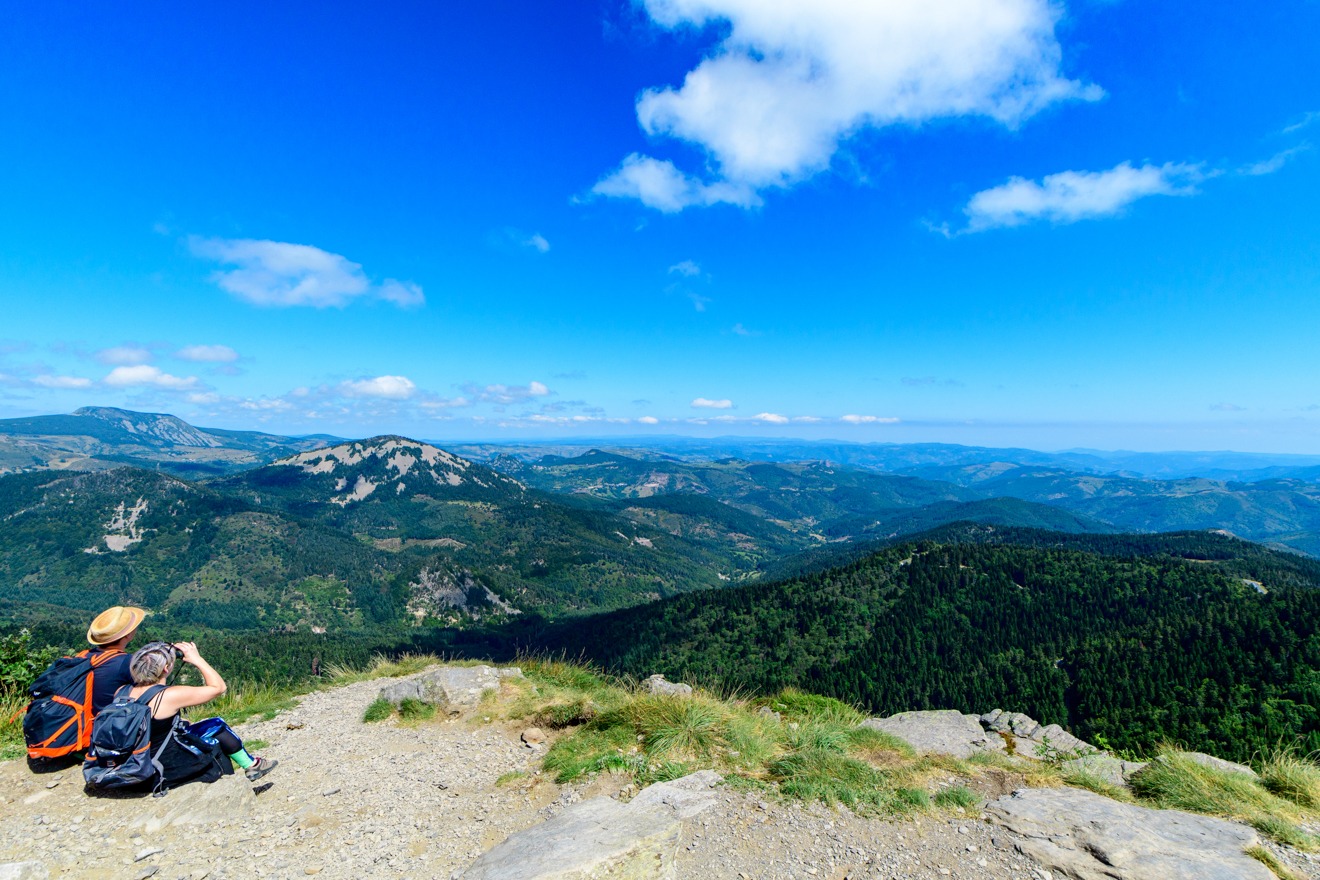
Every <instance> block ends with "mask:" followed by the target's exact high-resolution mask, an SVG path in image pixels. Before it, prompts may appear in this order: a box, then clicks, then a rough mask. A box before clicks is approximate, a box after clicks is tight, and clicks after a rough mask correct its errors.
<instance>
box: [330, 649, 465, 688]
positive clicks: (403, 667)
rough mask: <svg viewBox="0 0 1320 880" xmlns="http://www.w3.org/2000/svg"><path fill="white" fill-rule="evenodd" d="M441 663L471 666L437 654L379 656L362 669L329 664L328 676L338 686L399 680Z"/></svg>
mask: <svg viewBox="0 0 1320 880" xmlns="http://www.w3.org/2000/svg"><path fill="white" fill-rule="evenodd" d="M440 663H448V665H451V666H463V665H471V664H467V663H460V662H458V661H452V662H451V661H446V660H445V659H444V658H443V657H438V656H436V655H435V654H403V655H401V656H398V657H387V656H385V655H384V654H377V655H376V656H374V657H372V658H371V662H369V663H368V664H367V665H366V666H363V667H361V668H358V667H355V666H343V665H340V664H337V663H332V664H329V665H327V666H326V674H327V675H328V676H329V678H330V680H331V681H333V682H334V683H335V684H337V685H342V684H353V683H354V682H358V681H370V680H371V679H373V678H399V677H400V676H404V675H412V674H413V673H415V672H421V671H422V670H423V669H428V668H430V667H432V666H436V665H438V664H440Z"/></svg>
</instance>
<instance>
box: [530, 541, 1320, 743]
mask: <svg viewBox="0 0 1320 880" xmlns="http://www.w3.org/2000/svg"><path fill="white" fill-rule="evenodd" d="M937 537H938V538H939V540H934V539H931V538H927V539H924V540H917V541H908V542H903V543H900V544H897V545H895V546H892V547H889V548H886V549H884V550H881V551H879V552H876V553H872V554H870V555H868V556H866V557H864V558H862V559H859V560H856V561H854V562H852V563H851V564H848V565H845V566H842V567H838V568H831V569H827V570H824V571H817V572H814V573H811V574H808V575H803V576H801V577H797V578H793V579H790V580H787V581H783V582H778V583H771V584H764V585H749V586H744V587H736V588H730V589H725V590H718V591H700V592H696V593H689V594H685V595H683V596H677V597H674V598H672V599H668V600H665V601H662V602H658V603H653V604H652V605H649V606H646V607H645V608H633V609H626V610H622V611H617V612H613V613H609V614H605V615H599V616H594V617H589V618H585V619H578V620H574V621H569V622H567V623H565V624H563V625H562V626H561V627H560V628H558V629H552V630H551V631H549V632H548V633H545V634H543V636H542V639H543V640H544V641H546V642H547V643H548V644H549V645H550V646H551V647H553V648H554V649H558V650H563V651H565V652H567V653H568V654H570V655H572V656H578V655H582V656H585V657H587V658H590V659H592V660H595V661H596V662H599V663H601V664H603V665H604V666H606V667H607V668H610V669H613V670H616V671H619V672H623V673H629V674H633V675H645V674H650V673H652V672H657V671H659V672H663V673H665V674H666V675H668V676H669V677H670V678H671V679H685V680H698V681H704V682H707V683H712V684H713V683H719V684H722V685H724V686H725V687H733V688H741V689H747V690H752V691H755V692H766V691H773V690H775V689H777V688H780V687H784V686H789V685H793V686H798V687H802V688H804V689H807V690H809V691H811V692H813V693H823V694H829V695H833V696H836V697H838V698H840V699H842V700H845V701H847V702H851V703H856V704H858V705H861V706H863V707H865V708H866V709H867V710H868V711H871V712H875V713H879V714H890V713H893V712H898V711H905V710H910V709H923V708H955V709H960V710H962V711H964V712H972V713H977V714H979V713H983V712H986V711H989V710H990V709H992V708H996V707H999V708H1009V709H1012V710H1014V711H1023V712H1026V713H1028V714H1030V715H1031V716H1033V717H1035V718H1038V719H1040V720H1041V721H1042V722H1054V723H1058V724H1062V725H1065V726H1068V727H1069V728H1070V729H1071V730H1073V731H1074V732H1075V733H1077V734H1078V735H1080V736H1082V737H1083V738H1084V739H1088V740H1091V741H1098V742H1105V741H1107V742H1109V743H1112V744H1113V745H1115V746H1118V747H1120V748H1122V747H1140V748H1149V747H1150V746H1151V745H1152V744H1153V743H1155V742H1158V741H1160V740H1162V739H1167V740H1172V741H1177V742H1181V743H1183V744H1185V745H1189V746H1192V747H1197V748H1208V749H1210V750H1211V751H1213V752H1215V753H1216V754H1224V755H1234V756H1236V757H1238V758H1240V759H1245V758H1247V757H1250V755H1251V754H1252V753H1253V752H1254V751H1255V750H1257V749H1261V748H1269V747H1271V746H1274V745H1277V744H1278V743H1279V742H1293V741H1294V738H1297V739H1298V740H1299V741H1300V745H1301V747H1302V750H1303V751H1309V750H1312V749H1315V748H1317V747H1320V673H1317V671H1316V670H1317V669H1320V632H1318V631H1317V623H1320V589H1317V587H1320V564H1317V563H1316V562H1314V561H1313V560H1307V559H1304V558H1302V557H1295V556H1291V555H1287V554H1279V553H1274V552H1272V551H1269V550H1265V549H1263V548H1260V547H1257V546H1254V545H1251V544H1248V543H1246V542H1242V541H1239V540H1237V539H1233V538H1229V537H1225V536H1220V535H1214V534H1210V533H1194V534H1183V535H1156V536H1126V535H1120V536H1097V535H1083V536H1078V535H1066V534H1062V533H1046V532H1033V531H1031V530H1008V532H1007V533H1005V532H1004V531H1001V530H997V529H991V528H985V527H967V526H957V527H951V528H950V530H949V531H948V532H946V533H945V534H943V535H939V536H937Z"/></svg>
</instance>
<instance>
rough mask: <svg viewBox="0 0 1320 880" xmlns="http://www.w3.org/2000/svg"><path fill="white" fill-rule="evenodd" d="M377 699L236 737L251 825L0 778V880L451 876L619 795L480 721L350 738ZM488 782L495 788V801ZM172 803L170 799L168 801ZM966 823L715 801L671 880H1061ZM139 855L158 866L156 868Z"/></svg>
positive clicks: (299, 714)
mask: <svg viewBox="0 0 1320 880" xmlns="http://www.w3.org/2000/svg"><path fill="white" fill-rule="evenodd" d="M383 683H384V682H382V681H369V682H361V683H357V684H351V685H347V686H345V687H342V688H338V689H335V690H332V691H324V692H320V693H314V694H311V695H308V696H306V697H304V698H302V699H301V700H300V701H299V703H298V705H297V706H296V707H295V708H293V709H290V710H287V711H285V712H282V713H281V714H280V715H279V716H278V717H276V718H275V719H273V720H271V721H265V722H258V723H252V724H247V725H243V726H242V727H241V728H240V733H241V735H242V736H243V737H244V738H246V739H249V740H255V739H261V740H265V741H266V742H267V743H269V745H267V746H266V747H265V748H264V749H262V752H263V753H264V754H266V755H268V756H270V757H274V758H277V759H279V761H280V766H279V767H278V768H277V769H276V770H275V771H274V772H272V773H271V774H270V776H268V777H267V778H266V780H263V782H264V781H269V782H270V783H272V785H271V787H270V788H269V789H268V790H266V791H264V792H263V793H261V794H260V795H259V796H258V797H257V798H256V803H255V810H254V815H253V816H251V817H250V818H246V819H242V820H228V821H223V820H222V821H217V822H215V823H214V824H213V825H212V826H210V827H207V828H202V829H192V830H190V829H187V828H169V829H166V830H164V831H161V832H158V833H156V834H154V835H147V834H144V833H142V832H140V831H134V830H133V829H130V828H128V827H126V822H125V819H124V816H125V813H126V810H128V809H129V808H130V804H127V803H125V802H122V801H114V800H101V799H92V798H88V797H86V796H85V795H83V794H82V790H81V788H82V786H81V775H80V774H79V772H78V770H77V769H76V768H75V769H74V770H72V771H66V772H65V773H61V774H51V775H47V776H33V775H31V774H29V773H28V772H27V769H26V767H25V766H24V764H23V763H22V762H17V761H11V762H7V763H3V764H0V864H3V863H6V862H17V861H24V860H36V861H40V862H42V863H43V864H44V865H46V867H47V868H48V869H49V871H50V876H51V877H52V878H55V877H59V878H65V877H68V878H73V880H84V878H85V880H115V878H127V880H145V878H148V877H156V878H169V880H174V878H189V880H203V878H212V880H230V878H234V880H238V878H305V877H308V876H318V877H321V878H335V880H347V878H354V880H356V878H364V877H366V878H374V877H384V878H388V877H435V878H442V880H448V878H453V877H456V876H457V875H458V874H459V873H461V872H462V870H463V869H464V868H465V867H467V866H468V865H469V864H471V862H472V861H473V860H474V859H475V858H476V857H477V856H478V855H479V854H481V853H482V852H484V851H485V850H487V849H489V848H490V847H492V846H494V845H495V844H496V843H499V842H500V841H502V840H504V838H506V837H507V836H508V835H510V834H512V833H514V832H517V831H520V830H523V829H525V828H528V827H531V826H532V825H535V824H537V823H538V822H541V821H544V820H545V819H546V818H549V817H550V816H552V815H554V814H556V813H557V812H559V811H560V810H562V809H563V808H564V807H565V806H567V805H569V804H571V803H575V802H577V801H579V800H581V799H583V798H586V797H593V796H597V795H602V794H605V795H610V794H617V793H619V792H620V791H621V790H623V791H626V790H628V789H627V787H626V783H625V782H624V781H623V780H621V779H618V778H614V777H605V778H602V779H600V780H597V781H596V782H594V783H592V784H590V785H585V786H559V785H556V784H555V783H553V782H551V781H550V780H548V779H546V778H544V777H542V776H540V775H539V774H538V773H537V770H538V767H539V763H540V759H541V755H542V752H541V751H539V750H534V749H530V748H527V747H526V746H524V745H523V744H522V743H521V742H519V737H518V734H519V732H520V727H518V726H515V725H508V724H504V723H501V722H498V721H496V722H489V723H488V722H486V721H485V717H484V716H483V714H482V710H481V709H480V708H478V709H476V710H475V711H474V712H470V713H468V714H467V715H465V716H462V717H459V718H455V719H438V720H436V721H431V722H424V723H419V724H415V725H410V724H402V723H398V722H394V721H387V722H382V723H379V724H371V725H367V724H363V723H362V722H361V718H362V713H363V711H364V710H365V709H366V707H367V706H368V704H370V703H371V701H372V700H373V699H374V698H375V697H376V695H377V694H378V693H379V691H380V688H381V686H382V684H383ZM497 781H498V782H499V783H500V784H497ZM166 801H168V798H167V799H166ZM1015 842H1016V839H1015V838H1014V836H1013V835H1012V834H1010V833H1008V832H1005V831H1004V830H1002V829H999V828H995V827H993V826H991V825H989V824H988V823H986V822H984V821H982V819H981V816H980V814H979V812H975V811H973V812H969V813H965V814H962V815H954V816H952V817H948V815H947V814H940V815H931V816H924V817H921V818H919V819H914V820H905V821H882V820H874V819H863V818H859V817H857V816H854V815H852V814H851V813H849V812H847V811H834V810H830V809H827V808H825V807H822V806H820V805H802V804H793V803H783V802H778V801H774V802H771V801H768V800H765V799H763V798H762V797H760V796H758V795H756V794H755V793H746V792H740V791H733V790H730V789H722V790H721V794H720V797H719V799H718V804H717V806H716V807H715V808H714V809H712V810H711V811H709V812H707V813H705V814H703V815H702V816H700V817H699V818H698V819H697V820H693V821H692V823H691V825H690V827H689V829H688V832H687V833H686V834H685V835H684V839H683V844H682V848H681V849H680V851H679V856H678V872H677V880H710V878H765V880H787V878H799V880H812V878H814V880H824V878H830V880H842V878H862V877H874V878H893V880H926V878H930V880H943V878H947V877H953V878H978V880H1062V878H1050V877H1049V876H1048V874H1047V873H1046V872H1044V871H1042V870H1041V869H1040V868H1039V867H1038V866H1037V865H1036V864H1035V863H1033V862H1032V861H1030V860H1029V859H1027V858H1026V857H1024V856H1022V855H1021V854H1020V853H1019V852H1018V851H1017V850H1016V849H1015ZM153 850H155V851H154V852H153Z"/></svg>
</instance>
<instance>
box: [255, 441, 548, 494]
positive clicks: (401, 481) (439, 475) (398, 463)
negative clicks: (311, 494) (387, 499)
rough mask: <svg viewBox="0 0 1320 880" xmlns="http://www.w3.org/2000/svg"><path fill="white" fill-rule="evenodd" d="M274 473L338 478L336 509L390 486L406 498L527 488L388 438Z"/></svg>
mask: <svg viewBox="0 0 1320 880" xmlns="http://www.w3.org/2000/svg"><path fill="white" fill-rule="evenodd" d="M271 466H272V467H280V466H284V467H296V468H300V469H301V470H302V472H303V473H305V474H324V475H330V476H333V477H334V478H335V484H334V492H335V494H334V496H333V497H332V498H330V499H329V500H330V501H331V502H332V503H334V504H339V505H341V506H347V505H348V504H350V503H352V502H354V501H361V500H363V499H365V498H366V497H367V496H368V495H371V494H372V493H373V492H375V491H376V490H377V489H379V488H381V487H382V486H385V485H393V487H394V492H395V493H396V494H398V495H403V494H404V493H405V492H407V491H409V490H413V491H416V490H417V489H418V488H421V487H424V486H427V485H443V486H449V487H456V486H462V485H464V484H465V483H473V484H475V485H477V486H480V487H482V488H486V489H489V488H493V487H494V486H495V485H496V484H501V485H502V487H503V488H516V489H517V490H521V489H522V488H523V487H522V484H521V483H519V482H518V481H516V480H514V479H511V478H509V477H505V476H503V475H501V474H498V473H496V472H495V471H492V470H490V469H488V468H485V467H482V466H481V465H478V464H475V463H474V462H471V461H468V460H467V459H466V458H460V457H459V456H457V455H454V454H453V453H450V452H446V451H445V450H443V449H441V448H440V447H438V446H432V445H431V444H429V443H422V442H421V441H419V440H412V439H409V438H408V437H400V436H398V435H396V434H385V435H382V436H379V437H370V438H368V439H366V440H354V441H350V442H347V443H340V444H337V445H335V446H327V447H323V448H321V449H313V450H309V451H308V452H300V453H298V454H297V455H291V456H289V457H288V458H282V459H280V460H278V461H276V462H273V463H272V465H271Z"/></svg>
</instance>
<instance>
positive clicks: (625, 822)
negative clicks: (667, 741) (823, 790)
mask: <svg viewBox="0 0 1320 880" xmlns="http://www.w3.org/2000/svg"><path fill="white" fill-rule="evenodd" d="M720 780H721V777H720V776H719V774H717V773H715V772H713V771H710V770H703V771H701V772H700V773H693V774H691V775H690V776H684V777H683V778H682V779H676V780H674V781H673V782H664V783H660V784H658V785H652V786H651V787H650V788H647V789H644V790H643V791H642V792H641V793H640V794H638V795H637V797H635V798H633V799H632V800H631V801H630V802H628V803H626V804H625V803H620V802H619V801H616V800H614V799H613V798H607V797H601V798H594V799H592V800H589V801H583V802H582V803H578V804H574V805H572V806H571V807H569V808H568V809H566V810H564V812H562V813H560V814H559V815H558V816H555V817H554V818H552V819H549V820H547V821H545V822H542V823H541V824H540V825H536V826H533V827H531V828H528V829H527V830H526V831H521V832H519V833H517V834H514V835H511V836H510V837H509V838H507V839H506V840H505V841H504V842H503V843H501V844H499V845H497V846H495V847H494V848H493V849H491V850H489V851H487V852H486V853H484V854H483V855H482V856H481V857H480V858H478V859H477V860H476V861H475V862H473V863H472V864H471V865H470V866H469V867H468V869H467V870H466V871H464V872H463V873H462V874H461V875H460V876H461V878H462V880H552V878H553V880H597V878H605V877H618V878H628V880H653V878H654V880H660V878H665V877H669V876H671V875H672V873H673V870H674V860H675V855H676V852H677V849H678V846H679V842H680V840H681V839H682V836H683V821H684V820H685V819H691V818H693V817H694V816H696V815H698V814H700V813H701V812H702V811H704V810H705V809H707V808H708V807H710V806H712V805H713V804H714V802H715V795H714V792H713V791H712V790H711V789H712V788H713V787H714V786H715V785H716V784H718V783H719V782H720Z"/></svg>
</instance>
